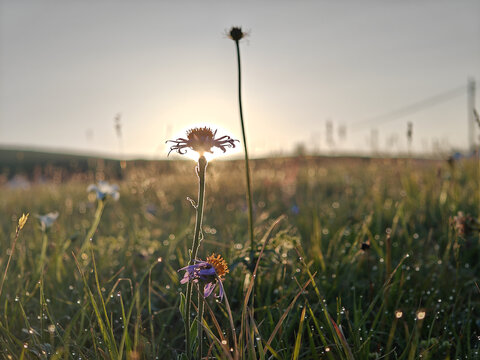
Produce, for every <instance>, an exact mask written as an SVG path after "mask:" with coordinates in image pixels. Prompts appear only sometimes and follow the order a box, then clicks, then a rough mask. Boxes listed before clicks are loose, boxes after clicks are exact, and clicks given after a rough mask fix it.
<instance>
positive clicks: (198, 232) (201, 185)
mask: <svg viewBox="0 0 480 360" xmlns="http://www.w3.org/2000/svg"><path fill="white" fill-rule="evenodd" d="M206 169H207V159H206V158H205V156H203V155H202V156H200V158H199V159H198V164H197V168H196V171H197V176H198V202H197V205H196V207H195V208H196V219H195V233H194V235H193V244H192V250H191V251H190V260H189V262H188V265H193V264H194V263H195V259H196V258H197V254H198V249H199V247H200V242H201V241H202V237H203V236H202V220H203V203H204V196H205V171H206ZM192 290H193V282H192V281H189V282H188V284H187V294H186V304H185V338H186V353H187V357H188V358H189V359H190V358H191V353H190V349H191V342H192V339H191V338H190V326H191V325H190V324H191V321H190V309H191V304H190V303H191V301H192ZM199 321H200V325H197V326H199V329H200V328H202V326H201V321H202V319H201V318H200V319H199ZM198 335H199V336H203V334H202V333H201V331H200V330H198ZM198 341H199V349H200V348H201V346H200V342H201V341H202V339H201V337H199V339H198Z"/></svg>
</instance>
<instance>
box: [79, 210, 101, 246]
mask: <svg viewBox="0 0 480 360" xmlns="http://www.w3.org/2000/svg"><path fill="white" fill-rule="evenodd" d="M103 209H105V200H98V205H97V210H96V211H95V217H94V219H93V223H92V226H91V227H90V230H88V233H87V236H85V240H84V241H83V245H82V247H81V248H80V253H82V252H84V251H85V249H86V247H87V246H88V244H90V240H91V239H92V237H93V234H95V231H97V228H98V225H99V224H100V219H101V218H102V214H103Z"/></svg>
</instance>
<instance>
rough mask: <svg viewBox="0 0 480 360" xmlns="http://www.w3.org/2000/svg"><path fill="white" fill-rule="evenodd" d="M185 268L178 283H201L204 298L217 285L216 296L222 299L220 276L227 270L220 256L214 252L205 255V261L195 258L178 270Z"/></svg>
mask: <svg viewBox="0 0 480 360" xmlns="http://www.w3.org/2000/svg"><path fill="white" fill-rule="evenodd" d="M182 270H185V275H183V279H182V280H180V284H185V283H187V282H189V281H193V282H194V283H198V282H200V283H201V284H202V285H203V296H204V297H205V298H207V297H209V296H210V295H211V294H212V293H213V291H214V290H215V287H216V286H217V283H218V287H219V289H220V290H219V293H218V297H219V298H220V299H223V294H224V291H223V285H222V280H223V279H222V276H223V275H225V274H226V273H228V272H229V270H228V266H227V263H226V262H225V260H224V259H223V258H222V257H221V256H220V255H217V256H215V254H212V255H210V256H209V257H207V261H202V260H196V261H195V264H193V265H188V266H185V267H183V268H181V269H180V270H178V271H182Z"/></svg>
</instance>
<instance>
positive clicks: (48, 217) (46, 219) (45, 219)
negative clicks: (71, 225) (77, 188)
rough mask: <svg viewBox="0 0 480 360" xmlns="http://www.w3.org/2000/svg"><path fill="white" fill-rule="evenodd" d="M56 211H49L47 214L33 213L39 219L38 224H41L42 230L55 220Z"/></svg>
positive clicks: (56, 216)
mask: <svg viewBox="0 0 480 360" xmlns="http://www.w3.org/2000/svg"><path fill="white" fill-rule="evenodd" d="M58 215H59V214H58V211H54V212H49V213H48V214H45V215H35V217H36V218H37V219H38V221H40V224H41V225H42V230H43V231H46V230H47V229H48V228H50V227H51V226H52V225H53V223H54V222H55V220H57V218H58Z"/></svg>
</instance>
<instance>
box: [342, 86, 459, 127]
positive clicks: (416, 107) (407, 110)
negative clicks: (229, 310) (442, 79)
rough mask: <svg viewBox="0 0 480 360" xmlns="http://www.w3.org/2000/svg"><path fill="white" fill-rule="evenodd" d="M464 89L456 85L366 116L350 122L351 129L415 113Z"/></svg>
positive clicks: (452, 96) (453, 96)
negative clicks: (383, 112) (378, 113)
mask: <svg viewBox="0 0 480 360" xmlns="http://www.w3.org/2000/svg"><path fill="white" fill-rule="evenodd" d="M465 91H466V88H465V85H462V86H459V87H456V88H454V89H451V90H448V91H445V92H443V93H441V94H437V95H435V96H431V97H429V98H426V99H424V100H421V101H418V102H415V103H413V104H410V105H407V106H404V107H402V108H400V109H396V110H393V111H391V112H388V113H385V114H382V115H378V116H374V117H371V118H367V119H364V120H360V121H358V122H356V123H353V124H352V125H353V129H352V130H354V131H356V130H362V127H363V126H364V125H368V124H370V123H376V122H383V123H386V122H390V121H393V120H397V119H399V118H402V117H405V116H408V115H411V114H414V113H417V112H419V111H422V110H424V109H426V108H429V107H432V106H434V105H437V104H440V103H443V102H446V101H449V100H451V99H454V98H456V97H458V96H460V95H463V94H464V93H465Z"/></svg>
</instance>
